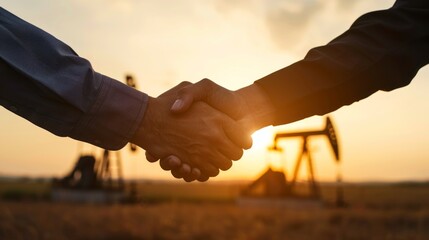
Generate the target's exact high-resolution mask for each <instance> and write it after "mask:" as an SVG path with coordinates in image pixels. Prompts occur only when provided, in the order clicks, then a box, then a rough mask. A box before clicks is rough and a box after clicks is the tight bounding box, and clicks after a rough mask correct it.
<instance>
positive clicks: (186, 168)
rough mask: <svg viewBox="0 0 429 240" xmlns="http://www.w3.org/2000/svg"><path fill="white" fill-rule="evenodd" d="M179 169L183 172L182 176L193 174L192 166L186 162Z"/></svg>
mask: <svg viewBox="0 0 429 240" xmlns="http://www.w3.org/2000/svg"><path fill="white" fill-rule="evenodd" d="M179 171H180V173H181V174H182V176H188V175H191V167H190V166H189V165H188V164H186V163H184V164H182V166H181V167H180V169H179Z"/></svg>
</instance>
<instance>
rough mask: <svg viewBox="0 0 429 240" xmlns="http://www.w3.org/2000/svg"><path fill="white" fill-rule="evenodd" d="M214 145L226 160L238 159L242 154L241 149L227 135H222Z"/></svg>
mask: <svg viewBox="0 0 429 240" xmlns="http://www.w3.org/2000/svg"><path fill="white" fill-rule="evenodd" d="M216 147H217V149H218V150H219V152H220V153H221V154H222V155H224V156H225V157H226V158H227V159H228V160H239V159H240V158H241V157H242V156H243V149H242V148H240V147H238V146H237V145H236V144H234V143H233V142H232V141H231V140H230V139H229V138H228V137H227V136H224V137H223V139H222V140H219V141H218V143H217V144H216ZM229 162H231V161H229ZM229 167H231V166H229ZM221 169H222V168H221ZM222 170H224V169H222Z"/></svg>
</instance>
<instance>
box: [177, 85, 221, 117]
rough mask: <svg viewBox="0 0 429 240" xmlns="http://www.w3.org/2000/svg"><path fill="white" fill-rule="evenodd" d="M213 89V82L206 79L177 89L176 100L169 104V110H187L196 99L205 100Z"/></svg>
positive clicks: (180, 111) (179, 111)
mask: <svg viewBox="0 0 429 240" xmlns="http://www.w3.org/2000/svg"><path fill="white" fill-rule="evenodd" d="M213 89H214V83H213V82H212V81H210V80H208V79H203V80H201V81H199V82H198V83H195V84H191V85H188V86H185V87H183V88H181V89H180V90H179V91H178V94H177V99H176V101H175V102H174V103H173V105H172V106H171V111H172V112H174V113H182V112H185V111H187V110H188V109H189V108H190V107H191V105H192V103H194V102H196V101H207V100H208V98H209V97H210V95H211V94H212V92H213Z"/></svg>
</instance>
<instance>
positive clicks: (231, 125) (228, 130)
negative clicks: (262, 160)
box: [223, 118, 253, 149]
mask: <svg viewBox="0 0 429 240" xmlns="http://www.w3.org/2000/svg"><path fill="white" fill-rule="evenodd" d="M223 130H224V132H225V135H226V136H227V137H228V138H229V139H230V140H231V141H232V142H233V143H234V144H236V145H237V146H238V147H240V148H243V149H249V148H251V147H252V144H253V140H252V137H251V135H250V132H249V131H247V130H246V129H245V128H244V127H243V126H242V125H240V124H238V123H237V122H236V121H234V120H232V119H231V118H225V119H224V122H223Z"/></svg>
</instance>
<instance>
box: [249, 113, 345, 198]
mask: <svg viewBox="0 0 429 240" xmlns="http://www.w3.org/2000/svg"><path fill="white" fill-rule="evenodd" d="M316 136H326V137H327V138H328V140H329V145H330V146H331V149H332V150H333V153H334V156H335V162H336V164H337V165H339V164H340V150H339V145H338V139H337V135H336V133H335V128H334V125H333V124H332V121H331V119H330V118H329V117H327V118H326V125H325V128H324V129H322V130H316V131H300V132H285V133H277V134H276V135H275V136H274V139H273V145H272V146H271V147H269V148H268V151H274V152H280V153H282V152H283V149H282V148H281V147H279V144H278V143H279V141H281V140H285V139H290V138H300V139H301V141H302V144H301V148H300V151H299V153H298V158H297V160H296V163H295V168H294V170H293V175H292V179H291V180H290V181H289V182H288V181H287V180H286V174H285V173H284V172H283V171H274V170H272V169H271V168H269V169H268V170H267V171H266V172H265V173H264V174H262V175H261V176H260V177H259V178H258V179H257V180H255V181H254V182H253V183H251V184H250V185H249V186H248V187H247V188H245V189H244V190H243V191H242V199H246V201H247V200H249V199H264V198H265V199H267V198H268V199H299V201H301V200H303V199H311V200H319V201H320V200H321V195H320V189H319V185H318V183H317V181H316V178H315V175H314V166H313V159H312V154H311V149H310V148H309V146H308V143H309V141H310V139H311V138H312V137H316ZM304 159H307V170H308V174H307V175H308V180H309V181H308V184H309V194H308V195H307V196H303V195H299V194H298V193H297V191H296V189H295V188H296V185H297V178H298V173H299V170H300V167H301V165H302V163H303V161H304ZM337 171H338V172H337V189H336V195H337V196H336V205H337V206H343V205H344V201H343V192H342V188H341V173H340V171H339V168H338V170H337ZM247 202H248V201H247Z"/></svg>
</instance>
